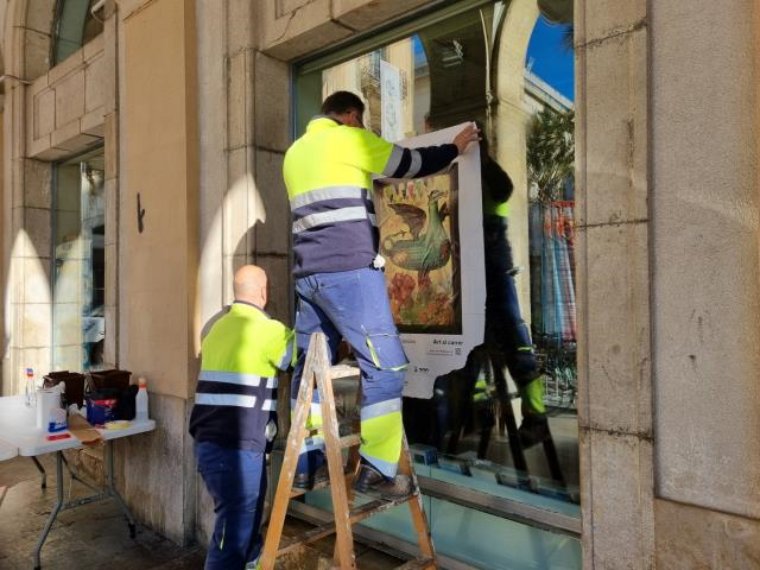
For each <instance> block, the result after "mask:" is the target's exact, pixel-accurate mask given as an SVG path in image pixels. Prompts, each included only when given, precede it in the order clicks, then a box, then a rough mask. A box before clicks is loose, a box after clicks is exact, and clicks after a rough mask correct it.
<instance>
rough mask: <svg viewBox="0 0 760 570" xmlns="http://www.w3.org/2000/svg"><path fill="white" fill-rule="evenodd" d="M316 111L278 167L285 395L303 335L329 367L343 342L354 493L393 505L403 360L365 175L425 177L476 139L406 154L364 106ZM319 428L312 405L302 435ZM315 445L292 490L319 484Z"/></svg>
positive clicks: (347, 99)
mask: <svg viewBox="0 0 760 570" xmlns="http://www.w3.org/2000/svg"><path fill="white" fill-rule="evenodd" d="M321 112H322V115H320V116H317V117H315V118H314V119H312V120H311V122H309V124H308V126H307V128H306V133H305V134H304V135H303V136H302V137H301V138H299V139H298V140H297V141H295V142H294V143H293V145H292V146H291V147H290V149H288V152H287V153H286V155H285V162H284V165H283V174H284V178H285V185H286V186H287V191H288V198H289V200H290V209H291V213H292V232H293V254H294V255H293V257H294V268H293V274H294V276H295V287H296V294H297V298H298V308H297V312H296V339H297V346H298V359H297V363H296V367H295V373H294V376H293V384H292V388H291V395H293V397H295V396H294V395H295V394H297V393H298V387H299V383H300V380H301V374H302V372H303V366H304V361H305V354H306V350H307V347H308V343H309V338H310V336H311V334H312V333H314V332H323V333H325V335H326V336H327V339H328V345H329V350H330V357H331V358H333V359H334V358H335V354H336V349H337V346H338V344H339V342H340V340H341V338H345V340H346V341H347V342H348V343H349V344H350V345H351V347H352V348H353V351H354V354H355V355H356V358H357V362H358V365H359V368H360V370H361V383H362V402H361V438H362V445H361V447H360V450H359V452H360V454H361V457H362V467H361V470H360V473H359V476H358V477H357V480H356V482H355V488H356V489H357V490H358V491H360V492H376V493H379V494H380V495H381V496H383V497H386V498H398V497H401V496H405V495H408V494H409V493H410V492H411V491H412V489H411V485H410V482H409V480H408V478H406V477H403V476H400V475H397V468H398V460H399V455H400V453H401V442H402V436H403V424H402V418H401V392H402V390H403V381H404V369H405V368H406V366H407V364H408V361H407V359H406V355H405V354H404V349H403V346H402V344H401V340H400V339H399V336H398V331H397V329H396V325H395V323H394V322H393V316H392V314H391V309H390V304H389V301H388V294H387V291H386V285H385V279H384V276H383V272H382V268H383V265H384V263H385V261H384V259H383V258H382V257H381V256H380V255H379V254H378V245H379V244H378V241H379V232H378V229H377V225H376V220H375V213H374V206H373V204H372V196H371V192H372V175H373V174H378V175H383V176H386V177H389V178H412V177H422V176H427V175H430V174H433V173H435V172H437V171H439V170H442V169H443V168H445V167H447V166H448V165H449V164H450V163H451V162H452V161H453V160H454V159H455V158H456V157H457V156H458V155H459V154H461V153H463V152H464V151H465V149H466V148H467V147H468V145H469V144H470V142H472V141H475V140H477V139H478V136H479V131H478V129H477V127H475V126H474V125H470V126H467V127H465V128H464V129H463V130H462V131H461V132H460V133H459V134H457V135H456V137H455V138H454V140H453V142H452V143H451V144H444V145H441V146H433V147H425V148H418V149H406V148H402V147H400V146H397V145H394V144H392V143H390V142H388V141H386V140H383V139H382V138H380V137H378V136H376V135H374V134H373V133H372V132H370V131H368V130H365V129H364V124H363V115H364V103H363V102H362V100H361V99H360V98H359V97H358V96H357V95H355V94H353V93H350V92H347V91H338V92H336V93H333V94H332V95H330V96H329V97H327V99H325V100H324V102H323V103H322V109H321ZM315 396H316V394H315ZM291 404H292V405H294V402H293V401H291ZM320 425H321V416H320V410H319V405H318V404H314V405H313V406H312V411H311V423H310V427H312V428H315V427H319V426H320ZM323 446H324V441H323V440H321V439H320V438H318V437H315V438H312V439H311V441H308V442H306V443H305V444H304V446H303V448H302V450H301V451H302V454H301V457H300V458H299V462H298V467H297V471H296V475H295V485H296V486H299V487H302V488H309V487H311V486H312V485H313V484H314V483H315V482H316V480H318V479H319V478H320V477H321V476H322V477H323V476H324V469H323V468H321V467H322V465H323V463H324V457H323V454H322V452H321V450H322V449H323Z"/></svg>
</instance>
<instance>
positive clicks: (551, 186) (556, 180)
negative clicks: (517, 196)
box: [527, 107, 575, 202]
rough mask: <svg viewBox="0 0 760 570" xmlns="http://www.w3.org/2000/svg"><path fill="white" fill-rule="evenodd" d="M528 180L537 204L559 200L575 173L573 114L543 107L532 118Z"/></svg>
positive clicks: (528, 150) (529, 136)
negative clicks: (536, 190) (536, 189)
mask: <svg viewBox="0 0 760 570" xmlns="http://www.w3.org/2000/svg"><path fill="white" fill-rule="evenodd" d="M527 155H528V156H527V159H528V180H529V181H530V182H531V184H532V185H533V184H535V186H536V187H537V188H538V196H537V199H538V201H540V202H549V201H552V200H561V199H562V198H563V189H564V186H565V183H566V182H567V181H568V180H570V179H572V177H573V174H574V169H575V112H574V111H565V112H560V111H556V110H554V109H552V108H550V107H545V108H544V110H543V111H541V112H539V113H536V114H535V115H534V116H533V121H532V123H531V126H530V130H529V132H528V143H527Z"/></svg>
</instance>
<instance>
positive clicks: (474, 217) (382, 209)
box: [374, 125, 485, 398]
mask: <svg viewBox="0 0 760 570" xmlns="http://www.w3.org/2000/svg"><path fill="white" fill-rule="evenodd" d="M462 128H463V126H462V125H460V126H458V127H451V128H449V129H444V130H442V131H437V132H435V133H428V134H425V135H421V136H419V137H415V138H413V139H409V140H406V141H401V142H400V143H398V144H400V145H402V146H408V147H410V148H411V147H418V146H429V145H437V144H444V143H449V142H451V141H452V140H453V138H454V136H455V135H456V134H457V133H458V132H459V131H460V130H461V129H462ZM374 202H375V212H376V214H377V219H378V225H379V227H380V252H381V254H382V255H383V257H385V259H386V266H385V277H386V283H387V285H388V295H389V297H390V300H391V308H392V311H393V316H394V319H395V321H396V325H397V326H398V328H399V332H400V333H401V340H402V342H403V343H404V349H405V350H406V353H407V356H408V357H409V360H410V365H409V368H408V370H407V375H406V383H405V387H404V395H405V396H412V397H417V398H430V397H432V395H433V384H434V382H435V379H436V378H437V377H438V376H440V375H442V374H445V373H447V372H449V371H451V370H453V369H455V368H461V367H462V366H464V363H465V359H466V358H467V354H468V353H469V351H470V350H471V349H472V348H473V347H475V346H477V345H478V344H480V343H481V342H482V340H483V326H484V322H485V270H484V260H483V229H482V213H481V190H480V154H479V152H478V148H477V145H476V144H473V145H471V147H470V149H469V150H468V151H467V152H466V153H465V154H464V155H462V156H460V157H459V158H458V159H457V160H456V161H455V162H454V164H452V166H451V167H450V168H449V169H448V170H446V171H444V172H439V173H437V174H435V175H432V176H428V177H425V178H418V179H415V180H378V181H377V182H376V183H375V191H374ZM465 252H466V254H465Z"/></svg>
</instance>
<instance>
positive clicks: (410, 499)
mask: <svg viewBox="0 0 760 570" xmlns="http://www.w3.org/2000/svg"><path fill="white" fill-rule="evenodd" d="M353 376H356V377H357V378H358V369H356V368H355V367H350V366H331V363H330V358H329V356H328V350H327V339H326V337H325V335H324V334H322V333H314V334H313V335H312V336H311V339H310V342H309V348H308V351H307V353H306V360H305V364H304V369H303V374H302V377H301V382H300V386H299V390H298V395H297V398H296V405H295V408H294V409H293V413H292V417H291V426H290V432H289V434H288V438H287V443H286V448H285V453H284V455H283V460H282V465H281V468H280V476H279V480H278V483H277V488H276V491H275V495H274V500H273V502H272V509H271V514H270V517H269V526H268V528H267V533H266V539H265V541H264V548H263V550H262V553H261V558H260V564H261V568H262V569H263V570H271V569H272V568H275V563H276V561H277V558H278V557H280V556H283V555H285V554H287V553H289V552H292V551H293V550H295V549H297V548H299V547H300V546H302V545H305V544H308V543H310V542H314V541H316V540H319V539H321V538H324V537H326V536H329V535H332V534H334V535H335V550H334V555H333V567H334V568H341V569H352V568H357V564H356V556H355V553H354V536H353V525H354V524H356V523H359V522H361V521H363V520H365V519H367V518H369V517H371V516H373V515H376V514H378V513H381V512H383V511H386V510H388V509H391V508H394V507H397V506H400V505H403V504H404V503H406V504H407V505H408V507H409V511H410V515H411V519H412V523H413V528H414V531H415V533H416V535H417V542H418V544H419V556H418V557H417V558H416V559H413V560H410V561H408V562H407V563H405V564H403V565H401V566H399V568H437V567H438V566H437V563H436V557H435V549H434V547H433V541H432V537H431V534H430V528H429V526H428V522H427V516H426V514H425V511H424V509H423V502H422V497H421V495H420V493H419V485H418V481H417V476H416V475H415V473H414V469H413V466H412V461H411V455H410V453H409V447H408V444H407V441H406V437H405V436H402V437H403V441H402V446H401V455H400V457H399V465H398V472H399V474H401V475H405V476H408V477H409V478H410V480H411V487H412V492H411V493H410V494H409V495H408V496H406V497H403V498H397V499H392V500H389V499H385V498H382V497H378V498H375V497H374V496H371V495H368V496H367V497H365V498H364V499H363V500H364V501H366V502H360V501H361V499H359V498H358V497H357V494H355V493H354V491H353V482H354V478H355V477H356V475H357V473H358V470H359V467H360V455H359V446H360V444H361V437H360V435H359V434H358V433H352V434H349V435H344V436H341V435H340V429H339V422H338V414H337V410H336V404H335V394H334V391H333V380H335V379H337V378H345V377H353ZM315 389H316V390H317V391H318V393H319V402H320V407H321V412H322V425H321V426H320V427H318V428H316V429H311V428H310V427H308V420H309V413H310V410H311V406H312V399H313V394H314V390H315ZM314 436H321V437H323V438H324V453H325V456H326V459H327V468H328V473H329V481H328V482H325V483H322V484H321V485H316V486H315V488H317V487H320V486H321V487H329V489H330V495H331V499H332V506H333V517H334V520H332V521H330V522H328V523H326V524H323V525H320V526H317V527H315V528H313V529H310V530H308V531H306V532H305V533H303V534H302V535H300V536H297V537H293V538H289V539H288V541H287V542H286V543H285V544H282V545H281V544H280V542H281V539H282V532H283V526H284V524H285V517H286V515H287V511H288V504H289V502H290V500H291V499H293V498H296V497H298V496H300V495H302V494H304V493H306V492H307V491H305V490H302V489H295V488H293V481H294V479H295V472H296V466H297V463H298V456H299V453H300V451H301V448H302V446H303V443H304V440H305V439H306V438H308V437H314ZM367 499H369V500H368V501H367Z"/></svg>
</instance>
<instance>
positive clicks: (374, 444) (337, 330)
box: [291, 267, 408, 477]
mask: <svg viewBox="0 0 760 570" xmlns="http://www.w3.org/2000/svg"><path fill="white" fill-rule="evenodd" d="M296 293H297V295H298V310H297V313H296V327H295V328H296V338H297V344H298V361H297V364H296V367H295V373H294V374H293V383H292V386H291V406H293V405H294V403H295V398H296V396H297V395H298V388H299V386H300V380H301V375H302V373H303V366H304V362H305V358H306V351H307V349H308V346H309V339H310V337H311V335H312V334H313V333H315V332H323V333H325V335H326V336H327V341H328V346H329V350H330V358H331V360H332V359H334V357H335V355H336V352H337V348H338V344H339V343H340V340H341V338H345V339H346V342H348V343H349V344H350V345H351V347H352V348H353V350H354V355H355V356H356V360H357V364H358V365H359V369H360V371H361V383H362V402H361V425H362V446H361V447H360V449H359V453H360V454H361V456H362V457H363V458H364V459H365V460H366V461H368V462H369V463H371V464H372V465H373V466H375V467H376V468H377V469H378V470H379V471H380V472H381V473H383V475H385V476H386V477H393V476H394V475H395V474H396V469H397V466H398V457H399V454H400V452H401V437H402V433H403V426H402V422H401V392H402V390H403V388H404V369H405V367H406V365H407V364H408V361H407V359H406V354H405V353H404V348H403V346H402V344H401V340H400V339H399V336H398V330H397V329H396V325H395V323H394V322H393V315H392V313H391V307H390V303H389V301H388V293H387V289H386V284H385V276H384V273H383V272H382V271H381V270H379V269H374V268H370V267H368V268H363V269H356V270H353V271H341V272H335V273H316V274H312V275H309V276H306V277H300V278H298V279H296ZM315 396H316V392H315ZM315 401H318V398H317V397H315ZM312 413H313V414H314V413H318V409H313V411H312ZM319 447H320V446H319V443H318V442H317V443H316V444H314V445H312V446H311V448H309V446H308V444H307V446H306V447H305V448H304V449H302V453H301V457H300V459H299V465H298V471H299V472H303V471H305V470H306V468H307V464H308V463H310V462H311V461H313V458H314V456H315V455H316V456H319V455H320V452H318V451H317V452H316V453H314V450H315V449H318V448H319ZM308 451H311V453H307V452H308ZM313 466H314V465H313V464H312V465H311V467H312V468H313Z"/></svg>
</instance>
